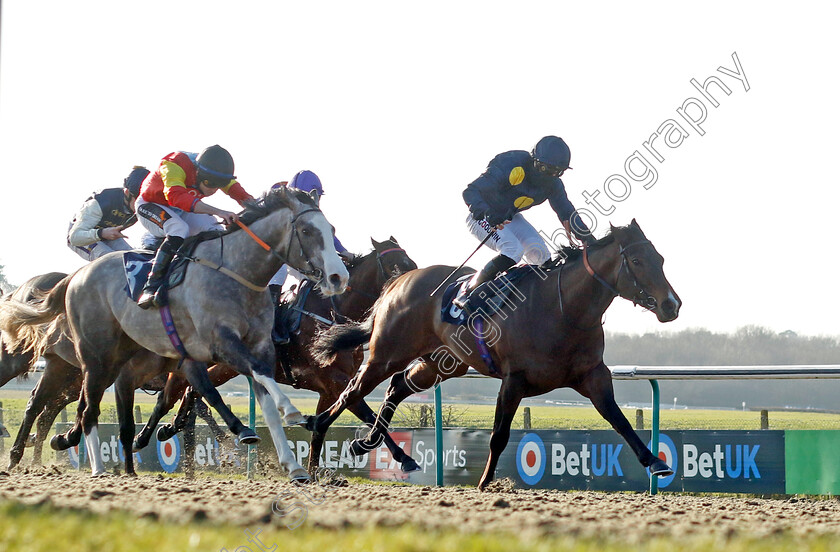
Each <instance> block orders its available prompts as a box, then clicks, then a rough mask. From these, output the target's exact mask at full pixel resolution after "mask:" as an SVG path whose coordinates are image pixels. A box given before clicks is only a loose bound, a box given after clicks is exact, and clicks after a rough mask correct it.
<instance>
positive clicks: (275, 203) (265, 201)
mask: <svg viewBox="0 0 840 552" xmlns="http://www.w3.org/2000/svg"><path fill="white" fill-rule="evenodd" d="M293 199H296V200H298V201H299V202H301V203H303V204H304V205H306V206H307V207H309V208H313V209H317V208H318V205H317V204H316V203H315V200H314V199H312V197H311V196H310V195H309V194H307V193H306V192H303V191H301V190H298V189H297V188H289V187H286V186H280V187H278V188H272V189H271V190H269V191H267V192H266V193H264V194H263V195H262V196H260V197H259V199H256V200H255V201H249V202H247V203H246V204H245V209H244V210H242V212H240V213H239V220H240V221H241V222H242V224H244V225H245V226H250V225H251V224H253V223H254V222H256V221H258V220H260V219H261V218H265V217H267V216H268V215H270V214H271V213H273V212H274V211H277V210H278V209H283V208H287V209H291V208H292V200H293ZM239 230H241V227H240V226H239V225H238V224H232V225H231V226H229V227H228V228H226V229H224V230H207V231H205V232H200V233H198V234H196V235H195V237H194V238H191V239H195V240H196V241H199V242H201V241H205V240H212V239H214V238H218V237H221V236H227V235H228V234H233V233H234V232H238V231H239ZM162 241H163V239H162V238H158V239H156V240H155V241H154V243H151V244H145V245H147V246H148V247H149V248H151V249H157V248H158V247H160V244H161V242H162Z"/></svg>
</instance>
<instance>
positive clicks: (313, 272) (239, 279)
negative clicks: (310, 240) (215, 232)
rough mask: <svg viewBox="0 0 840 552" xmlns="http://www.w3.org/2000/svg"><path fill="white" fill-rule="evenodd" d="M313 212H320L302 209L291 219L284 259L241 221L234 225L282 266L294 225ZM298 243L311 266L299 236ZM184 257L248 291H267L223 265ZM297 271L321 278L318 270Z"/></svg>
mask: <svg viewBox="0 0 840 552" xmlns="http://www.w3.org/2000/svg"><path fill="white" fill-rule="evenodd" d="M313 211H317V212H320V209H317V208H309V209H304V210H303V211H301V212H300V213H298V214H297V215H295V216H294V217H293V218H292V221H291V227H292V231H293V232H294V233H293V234H291V235H290V236H289V244H288V246H287V247H286V256H285V257H283V256H282V255H280V254H279V253H278V252H277V251H275V250H274V249H273V248H272V247H271V246H270V245H268V244H267V243H265V241H263V240H262V239H261V238H260V237H259V236H257V235H256V234H255V233H254V231H253V230H251V229H250V228H248V226H247V225H246V224H245V223H244V222H242V221H241V220H239V219H237V220H236V224H237V225H239V227H240V228H241V229H242V230H244V231H245V233H246V234H248V236H250V237H251V239H252V240H254V242H256V244H257V245H259V246H260V247H262V248H263V249H265V250H266V251H268V252H269V253H271V255H272V256H273V257H275V258H276V259H278V260H279V261H280V262H282V263H283V264H288V260H287V259H288V257H289V252H290V251H291V249H292V238H293V237H294V236H298V233H297V226H295V224H296V222H297V220H298V219H299V218H300V217H301V216H303V215H305V214H306V213H311V212H313ZM220 241H221V244H222V245H221V247H222V257H223V258H224V239H223V237H222V238H220ZM298 243H299V244H300V246H301V255H302V256H303V257H304V258H305V259H306V263H307V264H308V265H309V266H312V260H311V259H310V258H309V256H308V255H306V253H305V252H304V250H303V244H301V243H300V236H298ZM184 257H185V258H186V259H188V260H190V261H192V262H194V263H196V264H200V265H202V266H206V267H207V268H210V269H212V270H215V271H217V272H221V273H222V274H224V275H225V276H227V277H229V278H231V279H233V280H235V281H236V282H238V283H239V284H241V285H243V286H245V287H246V288H248V289H250V290H252V291H256V292H258V293H262V292H263V291H265V290H266V289H268V286H258V285H257V284H254V283H252V282H251V281H249V280H248V279H246V278H245V277H244V276H242V275H240V274H238V273H236V272H234V271H233V270H231V269H229V268H227V267H225V266H223V265H221V264H219V263H214V262H213V261H209V260H207V259H202V258H200V257H192V256H189V255H184ZM297 270H298V271H299V272H300V273H301V274H304V275H306V276H313V275H316V274H317V275H319V278H318V280H320V277H321V276H322V274H321V271H320V270H318V269H315V270H302V269H297Z"/></svg>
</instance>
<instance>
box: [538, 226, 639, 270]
mask: <svg viewBox="0 0 840 552" xmlns="http://www.w3.org/2000/svg"><path fill="white" fill-rule="evenodd" d="M621 228H624V227H621ZM618 229H619V228H615V230H618ZM614 241H615V233H614V232H610V233H609V234H607V235H606V236H604V237H603V238H599V239H598V240H596V241H595V243H592V244H590V245H588V246H587V247H588V248H589V249H591V250H593V251H597V250H598V249H601V248H602V247H604V246H607V245H609V244H611V243H613V242H614ZM581 257H583V248H580V247H575V246H572V245H564V246H562V247H560V249H559V250H558V251H557V254H556V255H555V256H554V258H553V260H554V261H555V262H558V263H559V262H569V261H574V260H577V259H579V258H581Z"/></svg>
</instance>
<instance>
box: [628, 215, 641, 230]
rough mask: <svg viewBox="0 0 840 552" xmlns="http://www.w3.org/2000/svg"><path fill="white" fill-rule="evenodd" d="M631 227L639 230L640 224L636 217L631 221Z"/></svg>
mask: <svg viewBox="0 0 840 552" xmlns="http://www.w3.org/2000/svg"><path fill="white" fill-rule="evenodd" d="M630 226H635V227H636V228H639V223H638V222H636V217H633V220H631V221H630Z"/></svg>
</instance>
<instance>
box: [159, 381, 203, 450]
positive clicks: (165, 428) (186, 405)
mask: <svg viewBox="0 0 840 552" xmlns="http://www.w3.org/2000/svg"><path fill="white" fill-rule="evenodd" d="M184 383H186V382H184ZM177 392H181V406H179V407H178V412H177V413H176V414H175V419H174V420H172V423H170V424H164V425H162V426H160V429H158V431H157V440H158V441H168V440H169V439H171V438H172V437H174V436H175V435H176V434H177V433H179V432H181V431H183V429H184V428H185V427H188V426H189V423H190V421H189V419H190V416H191V415H192V411H193V405H195V399H196V397H197V396H198V393H196V392H195V391H193V390H192V389H190V388H189V387H186V388H185V389H184V390H183V391H181V390H180V388H179V389H178V390H177V391H176V393H177ZM174 397H175V393H173V398H174ZM193 425H195V421H193Z"/></svg>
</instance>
